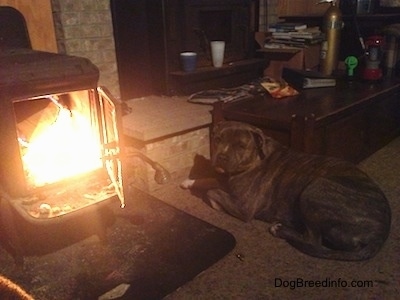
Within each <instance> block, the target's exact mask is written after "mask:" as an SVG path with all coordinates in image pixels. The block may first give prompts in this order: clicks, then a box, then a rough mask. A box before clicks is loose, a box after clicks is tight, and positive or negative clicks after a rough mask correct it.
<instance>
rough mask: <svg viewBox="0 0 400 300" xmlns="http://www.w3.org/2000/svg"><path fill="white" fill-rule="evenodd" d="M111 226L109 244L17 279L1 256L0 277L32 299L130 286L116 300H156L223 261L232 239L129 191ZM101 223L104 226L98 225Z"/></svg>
mask: <svg viewBox="0 0 400 300" xmlns="http://www.w3.org/2000/svg"><path fill="white" fill-rule="evenodd" d="M129 194H130V195H129V196H128V197H127V199H126V203H127V205H126V207H125V208H124V209H121V208H120V206H119V202H118V201H117V200H116V201H115V202H113V203H110V204H109V206H108V209H109V210H110V212H112V213H113V215H114V217H115V220H114V222H113V224H112V225H111V226H110V227H109V229H108V233H107V237H108V241H107V243H101V242H99V240H98V239H97V238H96V237H95V236H92V237H89V238H87V239H85V240H82V241H80V242H77V243H75V244H72V245H71V246H68V247H66V248H62V249H60V250H58V251H55V252H52V253H49V254H45V255H41V256H29V257H26V258H25V265H24V270H23V271H21V270H19V271H17V270H16V269H15V266H14V261H13V259H12V258H11V257H10V256H9V255H8V254H7V252H5V251H4V250H3V249H1V248H0V266H1V270H0V272H1V273H2V274H3V275H5V276H8V277H9V278H10V279H12V280H14V281H15V282H17V283H18V284H20V285H21V286H22V287H24V288H25V289H26V290H27V291H28V292H30V293H31V294H32V295H33V296H34V297H35V299H60V300H61V299H97V298H98V297H99V296H100V295H102V294H104V293H105V292H107V291H109V290H111V289H112V288H114V287H116V286H118V285H120V284H128V285H129V288H128V290H127V291H126V293H125V295H124V296H123V297H121V298H118V299H160V298H163V297H164V296H166V295H167V294H169V293H171V292H173V291H174V290H176V289H177V288H178V287H180V286H182V285H183V284H185V283H186V282H188V281H189V280H191V279H193V278H194V277H195V276H196V275H197V274H199V273H200V272H202V271H203V270H205V269H207V268H208V267H210V266H211V265H212V264H214V263H215V262H217V261H218V260H220V259H221V258H222V257H224V256H225V255H226V254H227V253H229V252H230V251H231V250H232V249H233V248H234V246H235V239H234V237H233V236H232V235H231V234H230V233H228V232H226V231H224V230H221V229H219V228H216V227H215V226H213V225H211V224H208V223H206V222H204V221H201V220H199V219H197V218H195V217H193V216H191V215H188V214H186V213H184V212H182V211H180V210H178V209H176V208H174V207H172V206H170V205H168V204H166V203H164V202H162V201H160V200H158V199H156V198H154V197H151V196H149V195H148V194H146V193H144V192H141V191H139V190H136V189H133V190H132V192H131V193H129ZM99 221H102V220H99Z"/></svg>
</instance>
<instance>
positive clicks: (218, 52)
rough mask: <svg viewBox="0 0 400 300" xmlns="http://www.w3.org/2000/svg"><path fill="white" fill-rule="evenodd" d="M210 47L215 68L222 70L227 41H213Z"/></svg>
mask: <svg viewBox="0 0 400 300" xmlns="http://www.w3.org/2000/svg"><path fill="white" fill-rule="evenodd" d="M210 45H211V58H212V63H213V66H214V67H216V68H220V67H222V64H223V63H224V52H225V41H212V42H210Z"/></svg>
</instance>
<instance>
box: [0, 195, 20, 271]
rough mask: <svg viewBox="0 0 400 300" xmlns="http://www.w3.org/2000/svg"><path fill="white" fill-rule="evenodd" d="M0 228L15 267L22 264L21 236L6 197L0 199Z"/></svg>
mask: <svg viewBox="0 0 400 300" xmlns="http://www.w3.org/2000/svg"><path fill="white" fill-rule="evenodd" d="M0 223H1V224H0V228H1V229H2V231H4V238H5V239H6V243H7V244H6V250H7V251H8V252H9V253H10V254H11V256H12V257H13V258H14V261H15V264H16V265H17V267H23V265H24V255H23V254H24V251H23V244H22V243H23V237H22V236H21V233H20V232H19V230H18V224H17V222H16V220H15V212H14V210H13V208H12V207H11V205H10V204H9V202H8V201H7V200H6V199H1V200H0Z"/></svg>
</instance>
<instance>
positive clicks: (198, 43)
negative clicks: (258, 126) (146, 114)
mask: <svg viewBox="0 0 400 300" xmlns="http://www.w3.org/2000/svg"><path fill="white" fill-rule="evenodd" d="M111 13H112V22H113V29H114V40H115V48H116V57H117V65H118V73H119V82H120V90H121V98H122V99H123V100H128V99H132V98H137V97H142V96H147V95H152V94H164V95H165V94H166V95H177V94H178V95H179V94H190V93H192V92H196V91H199V90H204V89H211V88H220V87H229V86H230V87H232V86H235V85H236V86H237V85H240V84H243V83H247V82H249V81H251V80H253V79H255V78H257V77H258V76H259V75H260V74H262V71H263V68H264V66H265V60H264V59H256V58H255V47H256V42H255V40H254V32H256V31H257V30H258V23H259V1H258V0H139V1H132V0H111ZM216 39H220V40H225V41H226V51H225V61H224V62H225V64H224V66H223V67H222V68H214V67H212V63H211V56H210V50H209V42H210V41H211V40H216ZM184 51H194V52H197V54H198V68H197V70H196V71H195V72H190V73H188V72H182V71H181V65H180V61H179V53H180V52H184Z"/></svg>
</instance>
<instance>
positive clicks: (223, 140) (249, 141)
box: [212, 121, 272, 175]
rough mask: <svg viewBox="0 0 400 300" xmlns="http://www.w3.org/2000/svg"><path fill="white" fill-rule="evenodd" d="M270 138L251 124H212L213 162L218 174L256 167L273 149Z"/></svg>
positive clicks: (236, 172)
mask: <svg viewBox="0 0 400 300" xmlns="http://www.w3.org/2000/svg"><path fill="white" fill-rule="evenodd" d="M269 140H270V139H269V138H268V137H266V136H265V135H264V134H263V132H262V131H261V129H259V128H257V127H254V126H252V125H249V124H246V123H241V122H234V121H224V122H220V123H218V124H217V125H216V126H215V127H214V131H213V138H212V153H213V155H212V164H213V166H214V168H215V170H216V171H217V172H219V173H226V174H228V175H234V174H239V173H242V172H245V171H247V170H249V169H252V168H254V167H255V166H257V165H258V164H259V163H260V162H261V161H262V160H263V159H264V158H265V157H267V156H269V155H270V153H271V151H272V149H271V143H270V141H269Z"/></svg>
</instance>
